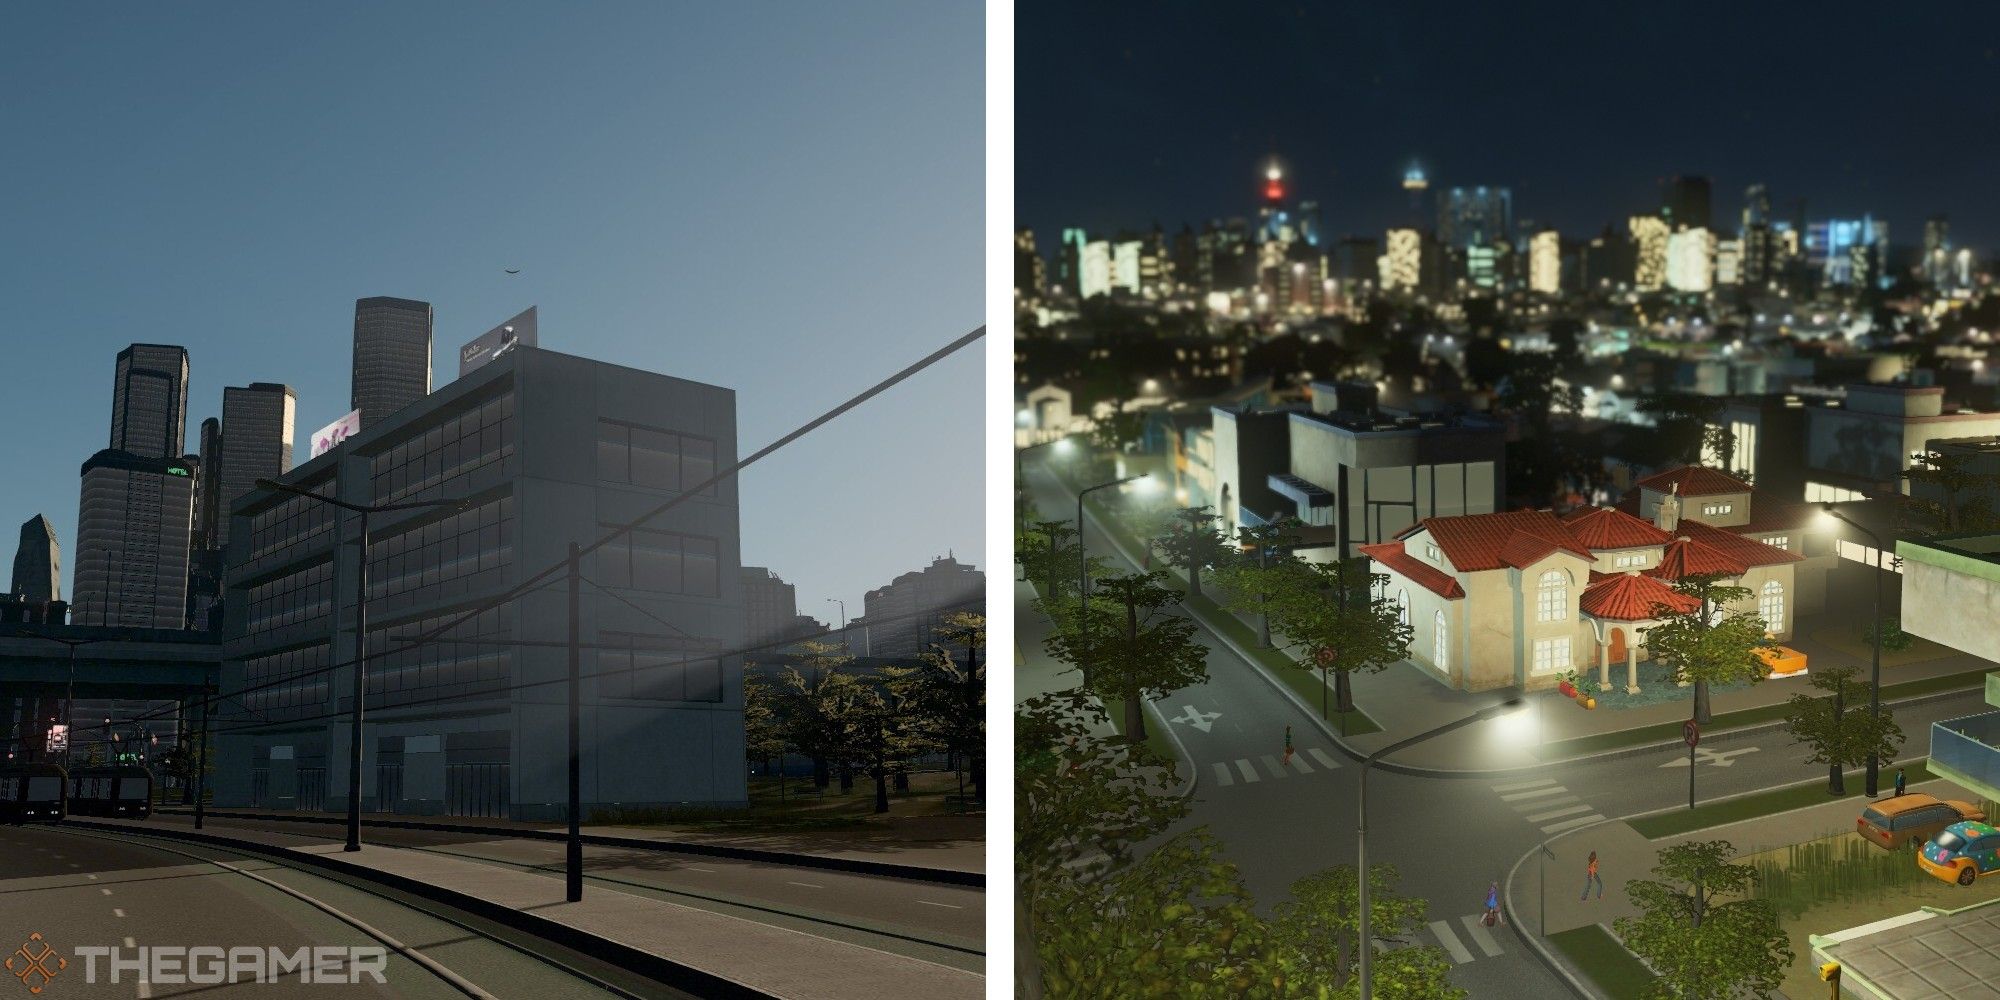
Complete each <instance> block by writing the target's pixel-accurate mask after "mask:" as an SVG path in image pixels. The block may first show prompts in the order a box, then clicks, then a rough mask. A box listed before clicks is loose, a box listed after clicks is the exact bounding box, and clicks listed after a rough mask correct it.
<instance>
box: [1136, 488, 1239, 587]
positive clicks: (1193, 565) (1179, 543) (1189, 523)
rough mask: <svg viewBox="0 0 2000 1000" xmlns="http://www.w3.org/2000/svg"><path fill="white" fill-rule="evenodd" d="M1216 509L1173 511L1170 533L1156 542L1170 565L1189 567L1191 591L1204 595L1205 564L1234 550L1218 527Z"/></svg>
mask: <svg viewBox="0 0 2000 1000" xmlns="http://www.w3.org/2000/svg"><path fill="white" fill-rule="evenodd" d="M1214 510H1215V508H1213V507H1182V508H1181V509H1179V510H1177V511H1175V512H1174V513H1173V520H1172V522H1171V524H1170V525H1169V527H1168V531H1167V533H1166V534H1165V535H1164V536H1163V537H1161V538H1160V539H1158V540H1157V541H1156V542H1154V544H1155V545H1156V546H1157V547H1158V548H1159V549H1160V552H1161V554H1162V555H1164V556H1166V559H1167V565H1169V566H1173V567H1175V568H1176V569H1183V570H1186V571H1187V575H1188V593H1191V594H1193V595H1195V596H1196V597H1200V596H1201V571H1202V567H1204V566H1213V565H1215V564H1217V563H1219V562H1221V561H1223V560H1224V559H1225V558H1227V557H1228V556H1229V555H1230V554H1231V552H1230V549H1229V543H1228V542H1225V541H1223V539H1222V535H1221V533H1219V532H1217V531H1216V530H1215V522H1216V521H1217V520H1220V518H1218V517H1217V516H1216V515H1215V513H1214Z"/></svg>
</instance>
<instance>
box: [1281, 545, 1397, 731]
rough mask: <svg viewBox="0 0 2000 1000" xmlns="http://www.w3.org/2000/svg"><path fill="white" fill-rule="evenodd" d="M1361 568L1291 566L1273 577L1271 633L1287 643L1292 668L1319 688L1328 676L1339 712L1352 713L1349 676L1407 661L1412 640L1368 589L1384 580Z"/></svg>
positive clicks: (1390, 608) (1347, 563)
mask: <svg viewBox="0 0 2000 1000" xmlns="http://www.w3.org/2000/svg"><path fill="white" fill-rule="evenodd" d="M1366 566H1367V564H1366V563H1365V562H1362V561H1360V560H1340V561H1337V562H1330V563H1306V562H1300V563H1292V564H1291V565H1290V566H1289V567H1287V569H1286V570H1285V571H1284V572H1282V573H1280V574H1276V575H1275V576H1274V580H1275V582H1276V589H1275V591H1274V592H1273V594H1272V595H1271V601H1270V604H1269V607H1270V609H1271V625H1272V628H1273V629H1275V630H1276V631H1278V632H1281V633H1283V634H1284V636H1285V638H1286V639H1287V640H1289V641H1290V642H1291V643H1292V649H1291V653H1292V665H1293V666H1296V667H1298V668H1299V669H1300V670H1306V671H1312V670H1318V671H1319V672H1320V679H1321V681H1322V682H1324V681H1325V679H1326V675H1327V673H1328V672H1329V671H1330V672H1331V673H1332V674H1333V678H1334V694H1335V698H1334V701H1335V704H1336V705H1337V706H1338V708H1339V710H1340V711H1342V712H1352V711H1354V690H1353V686H1352V685H1351V684H1350V683H1349V677H1350V675H1352V674H1353V673H1355V672H1357V671H1364V672H1371V673H1372V672H1375V671H1380V670H1382V669H1384V668H1386V667H1388V666H1389V665H1390V664H1392V663H1396V662H1399V661H1401V660H1402V659H1403V658H1404V657H1406V656H1408V655H1410V639H1411V637H1412V636H1414V635H1415V634H1416V630H1415V629H1413V628H1412V627H1411V626H1410V624H1409V623H1408V622H1405V621H1404V620H1403V611H1402V608H1401V607H1400V606H1399V605H1398V604H1397V603H1396V602H1395V601H1393V600H1391V599H1390V598H1389V596H1388V595H1387V594H1386V593H1378V592H1377V591H1378V590H1379V589H1380V588H1377V587H1375V586H1372V584H1373V583H1374V582H1375V581H1385V580H1387V579H1388V578H1387V577H1385V576H1379V575H1375V574H1370V573H1369V572H1368V571H1367V569H1366ZM1322 687H1324V684H1322ZM1321 714H1325V704H1324V699H1323V698H1322V704H1321Z"/></svg>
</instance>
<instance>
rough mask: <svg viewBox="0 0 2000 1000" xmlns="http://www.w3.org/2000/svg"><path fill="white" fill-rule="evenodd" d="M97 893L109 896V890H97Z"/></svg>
mask: <svg viewBox="0 0 2000 1000" xmlns="http://www.w3.org/2000/svg"><path fill="white" fill-rule="evenodd" d="M97 891H98V892H101V893H103V894H105V895H107V896H109V895H111V890H109V889H99V890H97Z"/></svg>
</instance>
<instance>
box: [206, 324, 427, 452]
mask: <svg viewBox="0 0 2000 1000" xmlns="http://www.w3.org/2000/svg"><path fill="white" fill-rule="evenodd" d="M430 391H431V304H430V303H428V302H418V301H416V300H414V299H398V298H392V297H389V296H386V295H380V296H376V297H374V298H368V299H356V300H355V302H354V386H353V395H352V406H353V408H354V409H357V410H360V411H361V428H362V429H363V430H367V429H368V425H369V424H370V423H371V422H375V423H379V422H381V421H383V420H387V419H388V418H389V417H390V416H391V415H393V414H394V413H395V412H396V411H398V410H400V409H402V408H403V407H405V406H408V405H410V404H411V403H414V402H416V401H417V400H419V399H422V398H424V396H426V395H428V394H429V393H430ZM223 422H224V424H227V423H228V421H227V420H226V419H225V420H224V421H223ZM224 433H228V428H227V427H226V426H225V427H224Z"/></svg>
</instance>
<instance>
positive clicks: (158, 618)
mask: <svg viewBox="0 0 2000 1000" xmlns="http://www.w3.org/2000/svg"><path fill="white" fill-rule="evenodd" d="M191 465H192V463H191V462H190V461H189V460H187V459H185V458H154V457H152V456H148V455H134V454H132V453H131V452H127V451H119V450H117V449H106V450H104V451H100V452H98V453H97V454H95V455H92V456H91V457H90V460H89V461H87V462H85V463H83V489H82V492H81V496H80V497H79V500H78V504H77V518H76V600H75V602H74V603H73V604H72V606H71V610H70V622H71V623H72V624H76V625H123V626H128V627H137V628H166V629H179V628H181V627H183V626H184V625H185V624H186V621H187V590H188V547H189V545H190V543H191V542H192V540H193V538H192V536H193V530H194V476H193V475H192V471H193V470H192V469H191Z"/></svg>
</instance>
